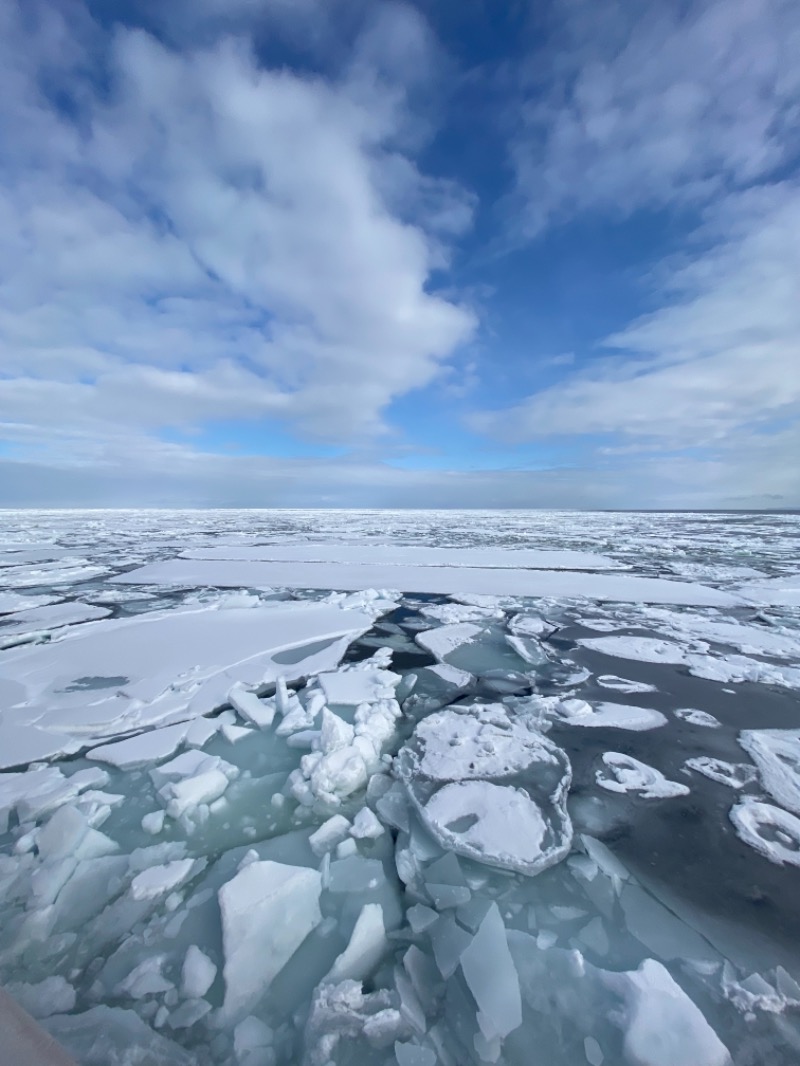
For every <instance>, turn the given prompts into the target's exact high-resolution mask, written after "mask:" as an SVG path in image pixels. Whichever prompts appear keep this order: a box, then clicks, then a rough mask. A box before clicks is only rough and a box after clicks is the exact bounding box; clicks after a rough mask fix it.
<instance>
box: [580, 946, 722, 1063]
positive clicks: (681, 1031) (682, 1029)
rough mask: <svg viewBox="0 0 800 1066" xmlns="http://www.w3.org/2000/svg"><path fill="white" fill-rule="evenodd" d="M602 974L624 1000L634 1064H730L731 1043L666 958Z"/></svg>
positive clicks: (625, 1038) (626, 1042)
mask: <svg viewBox="0 0 800 1066" xmlns="http://www.w3.org/2000/svg"><path fill="white" fill-rule="evenodd" d="M601 974H602V980H603V982H604V984H605V985H606V987H607V988H609V989H611V990H612V991H613V992H615V993H616V994H617V995H619V996H620V998H621V999H622V1001H623V1003H624V1008H623V1009H624V1036H623V1048H624V1052H625V1057H626V1061H627V1062H629V1063H630V1064H631V1066H689V1063H691V1066H728V1064H729V1063H730V1061H731V1057H730V1054H729V1053H728V1049H727V1048H726V1047H725V1045H724V1044H723V1043H722V1041H721V1040H720V1039H719V1037H718V1036H717V1034H716V1033H715V1032H714V1030H713V1029H712V1028H711V1026H710V1025H709V1024H708V1022H707V1021H706V1019H705V1018H704V1017H703V1015H702V1013H701V1012H700V1010H699V1009H698V1008H697V1007H696V1006H695V1004H694V1003H693V1002H692V1001H691V999H689V997H688V996H687V995H686V993H685V992H684V991H683V989H682V988H681V987H680V985H678V984H677V983H676V982H675V981H674V980H673V978H672V977H671V976H670V974H669V972H668V971H667V970H666V969H665V968H664V967H663V966H662V965H661V963H659V962H656V961H655V959H645V961H644V962H643V963H642V964H641V966H639V968H638V969H637V970H632V971H628V972H627V973H619V974H612V973H609V972H608V971H601Z"/></svg>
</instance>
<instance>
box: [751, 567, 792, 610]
mask: <svg viewBox="0 0 800 1066" xmlns="http://www.w3.org/2000/svg"><path fill="white" fill-rule="evenodd" d="M737 591H738V592H739V594H740V595H742V596H744V597H745V598H746V599H748V600H752V601H753V602H754V603H761V604H769V605H771V606H774V607H800V574H786V575H784V576H781V577H774V578H769V579H767V580H763V581H747V582H745V583H744V584H742V585H740V586H739V588H738V589H737Z"/></svg>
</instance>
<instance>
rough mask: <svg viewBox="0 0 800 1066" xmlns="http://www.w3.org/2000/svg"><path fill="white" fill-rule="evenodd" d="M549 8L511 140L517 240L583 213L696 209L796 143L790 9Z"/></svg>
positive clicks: (707, 3) (763, 5)
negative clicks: (549, 32)
mask: <svg viewBox="0 0 800 1066" xmlns="http://www.w3.org/2000/svg"><path fill="white" fill-rule="evenodd" d="M554 12H555V13H556V17H557V18H559V19H563V20H564V23H563V25H561V26H560V27H559V29H558V31H557V33H556V36H555V39H554V40H551V41H549V42H548V51H547V53H545V54H542V53H540V52H537V53H534V54H533V55H532V56H531V59H530V62H529V64H528V67H527V68H526V71H525V73H524V76H523V79H522V80H523V86H524V88H523V99H522V102H521V105H520V107H519V111H518V115H517V122H518V124H517V132H516V135H515V137H514V139H513V144H512V158H513V162H514V166H515V170H516V176H517V186H518V200H519V205H521V206H519V205H518V210H517V211H515V215H514V225H515V226H517V225H518V224H519V220H520V218H521V219H522V228H523V230H524V232H525V234H526V235H527V236H535V235H536V234H537V233H539V232H540V231H541V230H542V229H543V228H544V227H546V226H547V225H548V224H550V223H553V222H559V221H563V220H566V219H568V218H570V217H571V216H572V215H574V214H575V212H576V211H580V210H584V209H587V208H595V209H599V210H602V211H604V212H610V213H611V214H612V215H614V216H616V217H626V216H628V215H630V214H631V213H633V212H634V211H636V210H637V209H639V208H642V207H648V206H652V207H656V208H658V207H662V206H664V205H668V204H671V203H674V202H676V201H677V202H684V203H685V202H694V203H696V202H703V201H704V200H706V199H707V198H709V197H711V196H716V195H719V194H720V193H722V192H724V191H725V190H726V188H728V187H730V186H731V185H733V186H743V185H747V184H749V183H750V182H752V181H754V180H756V179H759V178H762V177H764V176H765V175H767V174H769V173H770V172H772V171H773V170H774V169H775V168H776V167H779V166H781V165H782V164H783V163H785V162H787V161H790V160H791V158H792V156H793V155H794V154H795V153H796V152H797V150H798V148H800V123H799V120H800V65H798V63H797V59H796V57H797V55H798V54H800V6H799V5H798V4H797V3H796V2H795V0H689V3H687V4H680V5H679V4H671V3H667V4H665V3H661V2H659V0H650V2H649V3H645V4H643V5H639V4H636V5H630V6H629V7H628V8H627V9H626V8H615V7H613V6H610V5H608V4H601V5H598V4H597V3H595V2H594V0H574V2H573V3H570V4H558V5H556V6H555V8H554ZM543 86H544V89H543Z"/></svg>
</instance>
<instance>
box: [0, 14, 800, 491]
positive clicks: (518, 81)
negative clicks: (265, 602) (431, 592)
mask: <svg viewBox="0 0 800 1066" xmlns="http://www.w3.org/2000/svg"><path fill="white" fill-rule="evenodd" d="M0 52H2V55H0V113H1V114H2V120H1V121H2V137H1V138H0V254H1V256H2V262H3V264H4V269H3V271H2V273H0V506H248V505H251V506H271V505H274V506H398V507H437V506H440V507H574V508H596V507H603V508H640V507H641V508H673V507H674V508H683V507H689V508H694V507H696V508H703V507H721V508H726V507H798V506H800V462H798V459H797V456H798V455H800V174H798V161H800V67H799V66H798V64H797V62H796V58H795V57H796V56H797V55H798V54H800V6H798V5H797V3H796V2H794V0H706V2H702V3H698V2H691V0H689V2H685V3H683V2H682V3H680V4H678V3H670V2H666V3H665V2H664V0H658V2H644V3H641V2H637V3H629V4H618V3H611V2H604V0H553V2H545V3H535V4H534V3H525V2H509V3H505V4H498V3H492V2H490V0H458V2H456V0H420V2H419V3H417V4H412V3H393V2H384V0H369V2H367V0H171V2H170V3H169V4H165V3H163V2H161V0H135V2H134V0H131V2H127V3H125V2H121V0H113V2H112V0H46V2H43V0H8V2H7V3H5V4H4V5H3V6H2V9H1V10H0Z"/></svg>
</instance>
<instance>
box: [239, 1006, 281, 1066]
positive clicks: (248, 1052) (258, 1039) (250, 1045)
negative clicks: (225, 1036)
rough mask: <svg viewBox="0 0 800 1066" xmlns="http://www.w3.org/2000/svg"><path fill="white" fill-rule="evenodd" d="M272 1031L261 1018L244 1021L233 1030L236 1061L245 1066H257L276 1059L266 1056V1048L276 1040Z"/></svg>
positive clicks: (250, 1018)
mask: <svg viewBox="0 0 800 1066" xmlns="http://www.w3.org/2000/svg"><path fill="white" fill-rule="evenodd" d="M274 1035H275V1034H274V1033H273V1032H272V1029H270V1027H269V1026H268V1025H266V1024H265V1023H264V1022H262V1021H261V1020H260V1019H259V1018H254V1017H253V1015H252V1014H251V1015H250V1016H249V1017H247V1018H244V1019H242V1021H240V1022H239V1024H238V1025H237V1026H236V1028H235V1029H234V1030H233V1053H234V1055H235V1056H236V1061H237V1062H241V1063H243V1064H244V1066H251V1064H252V1066H256V1064H257V1063H262V1064H264V1066H266V1064H268V1063H270V1062H273V1061H274V1059H273V1058H271V1057H270V1056H269V1055H265V1054H264V1051H265V1049H266V1048H269V1047H271V1046H272V1042H273V1040H274Z"/></svg>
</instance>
